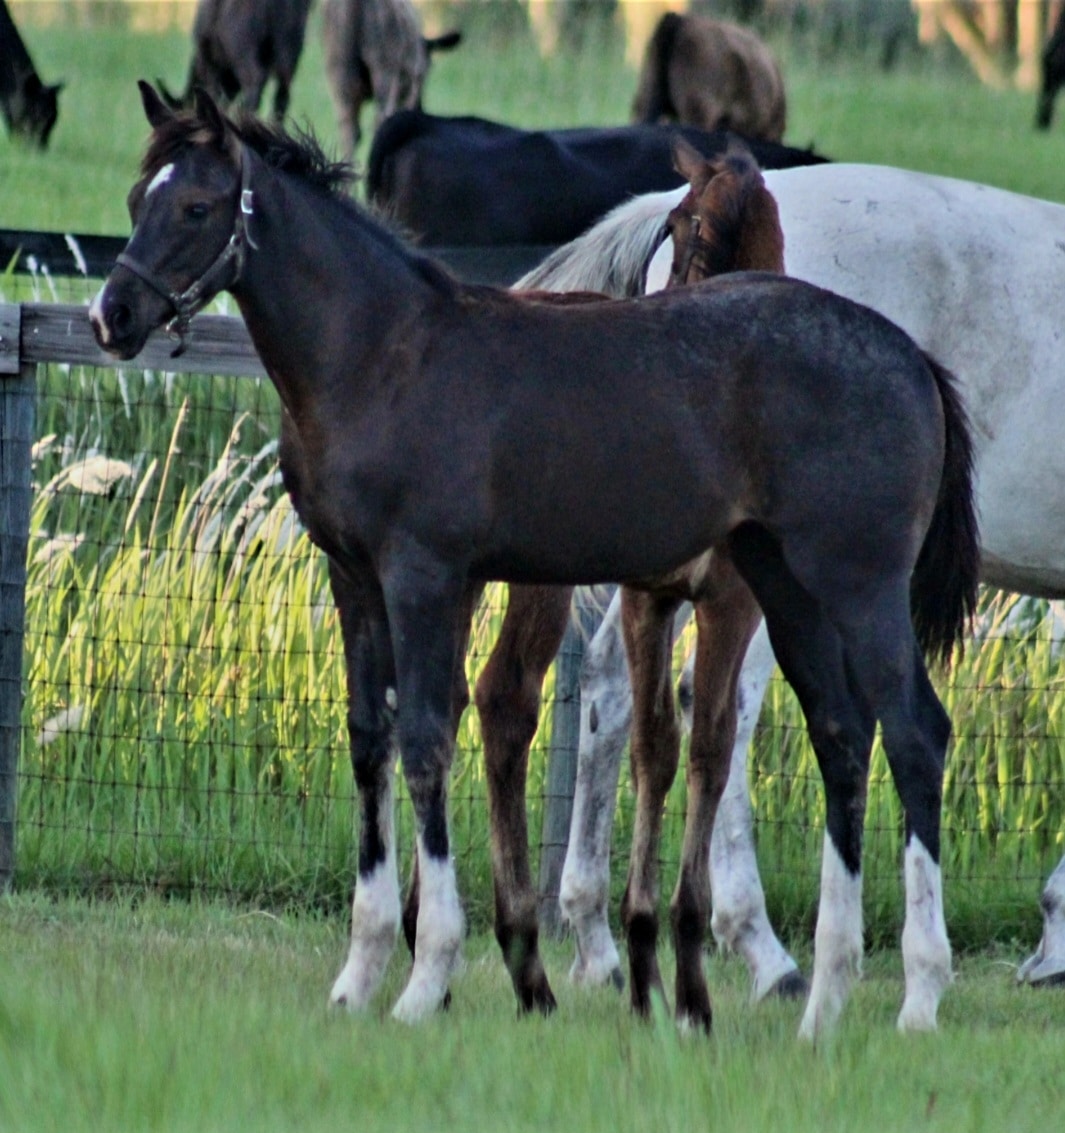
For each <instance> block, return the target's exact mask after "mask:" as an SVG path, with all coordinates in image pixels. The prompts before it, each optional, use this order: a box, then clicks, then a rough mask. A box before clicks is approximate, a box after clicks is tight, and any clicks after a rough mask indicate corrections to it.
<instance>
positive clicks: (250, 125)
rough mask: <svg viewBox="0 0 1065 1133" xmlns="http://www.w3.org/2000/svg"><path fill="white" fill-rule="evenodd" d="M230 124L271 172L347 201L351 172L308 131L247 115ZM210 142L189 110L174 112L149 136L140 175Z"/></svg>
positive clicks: (204, 125)
mask: <svg viewBox="0 0 1065 1133" xmlns="http://www.w3.org/2000/svg"><path fill="white" fill-rule="evenodd" d="M231 121H232V125H233V128H234V129H235V130H236V133H237V136H238V137H239V138H240V140H241V141H242V142H243V143H244V144H245V145H246V146H247V147H248V148H249V149H250V150H252V152H254V153H256V154H258V155H259V157H261V158H262V159H263V161H264V162H265V163H266V164H267V165H269V166H270V167H271V168H272V169H277V170H280V171H282V172H285V173H291V174H292V175H293V176H295V177H298V178H299V179H300V180H301V181H304V182H306V183H307V184H308V185H310V186H312V187H313V188H315V189H316V190H318V191H319V192H322V193H325V194H327V195H329V196H333V197H337V198H339V199H342V200H347V199H350V198H349V194H348V189H349V187H350V185H351V183H352V182H353V181H354V180H355V171H354V169H353V168H352V166H351V165H349V164H348V163H347V162H345V161H332V160H330V158H329V157H327V156H326V154H325V151H324V150H323V149H322V147H321V144H320V143H319V141H318V139H317V137H315V135H314V132H313V131H312V130H310V129H303V128H301V127H298V126H297V127H294V128H293V130H292V132H289V131H288V130H286V129H285V128H284V127H282V126H280V125H276V124H274V123H271V122H266V121H264V120H262V119H261V118H257V117H256V116H255V115H254V114H251V113H249V112H240V113H238V115H237V117H236V118H234V119H232V120H231ZM216 141H217V138H216V136H215V133H214V130H213V128H212V127H211V125H210V124H208V123H206V122H204V121H203V119H202V118H200V116H199V115H198V114H197V113H196V112H195V110H178V111H176V112H175V113H174V116H173V117H172V118H170V119H168V120H167V121H165V122H163V123H162V124H161V125H159V126H157V127H156V128H155V129H154V130H153V131H152V136H151V140H150V141H149V143H148V148H147V150H146V151H145V154H144V159H143V160H142V162H141V176H142V177H150V176H154V174H156V173H157V172H158V171H159V170H160V169H161V168H162V167H163V166H164V165H166V164H167V163H168V162H171V161H174V160H175V159H176V158H177V157H178V156H179V155H180V154H181V153H182V152H183V151H184V150H185V149H187V148H188V147H189V146H196V145H209V144H211V143H213V142H216Z"/></svg>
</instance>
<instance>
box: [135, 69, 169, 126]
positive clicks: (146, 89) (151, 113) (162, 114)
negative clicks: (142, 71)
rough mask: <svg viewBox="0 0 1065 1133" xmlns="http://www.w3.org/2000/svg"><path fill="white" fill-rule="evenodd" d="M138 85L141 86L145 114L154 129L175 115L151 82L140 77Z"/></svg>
mask: <svg viewBox="0 0 1065 1133" xmlns="http://www.w3.org/2000/svg"><path fill="white" fill-rule="evenodd" d="M137 86H138V87H139V88H140V92H141V104H142V105H143V106H144V115H145V117H146V118H147V119H148V124H149V125H150V126H151V127H152V129H153V130H157V129H158V128H159V127H160V126H162V125H163V124H164V123H165V122H169V121H170V120H171V119H172V118H173V117H174V113H173V111H172V110H171V109H170V107H169V106H167V104H166V103H165V102H164V101H163V100H162V99H161V98H160V97H159V95H158V93H157V92H156V89H155V87H153V86H152V84H151V83H147V82H145V81H144V79H138V80H137Z"/></svg>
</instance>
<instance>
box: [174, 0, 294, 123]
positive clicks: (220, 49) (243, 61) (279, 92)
mask: <svg viewBox="0 0 1065 1133" xmlns="http://www.w3.org/2000/svg"><path fill="white" fill-rule="evenodd" d="M310 9H311V0H199V4H198V5H197V8H196V18H195V20H194V21H193V25H192V61H191V62H190V64H189V77H188V80H187V81H186V83H185V91H184V93H183V94H182V95H172V94H170V93H169V92H168V91H167V90H166V88H165V87H164V86H163V85H162V83H159V84H158V86H159V90H160V92H161V93H162V94H163V97H164V98H165V99H166V101H167V102H168V103H169V104H170V105H171V106H173V107H179V106H191V105H192V93H193V90H194V89H195V88H196V87H197V86H201V87H203V88H204V90H206V91H209V92H210V93H211V94H212V95H214V97H215V98H217V99H224V100H225V101H226V102H228V103H232V104H239V105H241V106H244V107H246V108H247V109H248V110H254V111H258V109H259V104H260V103H261V102H262V97H263V91H264V89H265V88H266V84H267V83H268V82H269V81H270V79H271V78H273V79H275V80H276V85H275V88H274V103H273V115H274V119H275V121H277V122H280V121H281V120H282V119H283V118H284V117H285V114H286V113H287V112H288V104H289V97H290V90H291V87H292V80H293V78H295V75H296V65H297V64H298V63H299V61H300V53H301V52H302V51H303V39H304V35H305V33H306V30H307V16H308V13H309V12H310Z"/></svg>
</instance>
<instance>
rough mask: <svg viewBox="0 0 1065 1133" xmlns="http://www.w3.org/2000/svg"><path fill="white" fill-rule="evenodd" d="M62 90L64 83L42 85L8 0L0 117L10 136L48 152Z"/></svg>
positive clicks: (1, 30) (2, 27)
mask: <svg viewBox="0 0 1065 1133" xmlns="http://www.w3.org/2000/svg"><path fill="white" fill-rule="evenodd" d="M62 89H63V84H62V83H51V84H48V83H43V82H41V77H40V75H38V74H37V68H36V67H34V65H33V60H32V59H31V58H30V53H29V52H28V51H27V50H26V45H25V43H23V42H22V36H21V35H20V34H19V30H18V28H17V27H16V26H15V21H14V20H13V19H12V18H11V13H10V11H9V10H8V7H7V0H0V114H2V115H3V118H4V124H5V125H6V126H7V129H8V133H10V134H11V135H12V136H13V137H16V138H24V139H25V140H26V141H29V142H32V143H33V144H34V145H36V146H37V147H38V148H40V149H47V147H48V138H49V137H50V136H51V133H52V130H53V128H54V127H55V124H56V120H57V119H58V118H59V92H60V91H61V90H62Z"/></svg>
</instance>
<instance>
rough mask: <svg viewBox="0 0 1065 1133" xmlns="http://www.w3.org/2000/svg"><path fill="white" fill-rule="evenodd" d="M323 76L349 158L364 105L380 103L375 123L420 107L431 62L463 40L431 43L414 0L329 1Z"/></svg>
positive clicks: (454, 36) (450, 37) (451, 36)
mask: <svg viewBox="0 0 1065 1133" xmlns="http://www.w3.org/2000/svg"><path fill="white" fill-rule="evenodd" d="M322 35H323V42H324V45H325V73H326V76H327V77H328V79H329V89H330V92H331V94H332V96H333V105H334V107H335V108H336V115H337V129H338V131H339V134H340V145H341V149H342V150H343V153H344V156H345V158H346V159H347V160H348V161H350V160H351V158H352V155H353V154H354V153H355V147H356V146H357V145H358V144H359V138H360V136H361V130H360V127H359V118H360V116H361V114H362V106H363V103H365V102H369V101H370V100H371V99H372V100H373V101H374V103H375V104H376V108H377V110H376V125H380V124H381V122H382V121H383V120H384V119H385V118H387V117H388V116H389V115H391V114H395V112H396V111H397V110H411V109H414V108H418V107H420V106H421V104H422V89H423V88H424V86H425V77H426V75H427V74H428V73H429V64H430V62H431V61H432V57H433V55H434V54H435V53H436V52H438V51H449V50H450V49H451V48H453V47H457V46H458V44H459V43H460V42H461V41H462V33H461V32H459V31H449V32H445V33H444V34H443V35H439V36H434V37H433V38H431V39H427V38H426V37H425V36H424V35H422V24H421V18H420V17H419V15H418V12H417V10H416V9H415V7H414V5H413V4H412V3H411V0H326V2H325V8H324V12H323V22H322Z"/></svg>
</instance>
